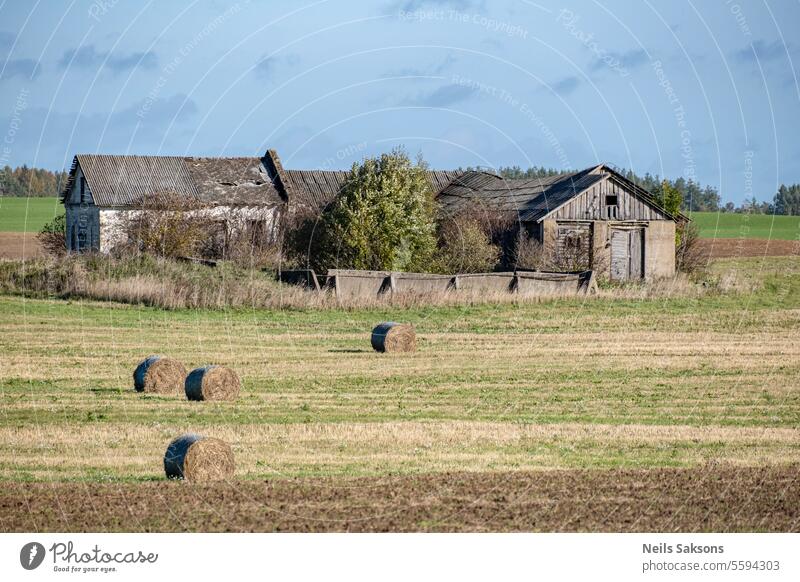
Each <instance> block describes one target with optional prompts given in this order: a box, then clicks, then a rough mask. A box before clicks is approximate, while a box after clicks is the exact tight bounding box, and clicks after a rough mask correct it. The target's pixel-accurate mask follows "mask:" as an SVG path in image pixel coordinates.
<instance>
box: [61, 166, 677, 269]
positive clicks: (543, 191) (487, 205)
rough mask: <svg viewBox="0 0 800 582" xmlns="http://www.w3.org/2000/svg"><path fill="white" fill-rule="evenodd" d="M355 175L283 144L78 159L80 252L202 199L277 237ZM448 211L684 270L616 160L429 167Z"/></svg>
mask: <svg viewBox="0 0 800 582" xmlns="http://www.w3.org/2000/svg"><path fill="white" fill-rule="evenodd" d="M347 176H348V172H346V171H327V170H326V171H323V170H287V169H284V168H283V166H282V164H281V161H280V158H279V157H278V155H277V153H276V152H275V151H274V150H269V151H267V153H266V154H265V155H264V156H263V157H260V158H258V157H251V158H195V157H175V156H115V155H86V154H79V155H77V156H75V158H74V161H73V163H72V167H71V169H70V173H69V179H68V181H67V184H66V186H65V188H64V190H63V192H62V201H63V203H64V205H65V208H66V217H67V232H66V240H67V248H68V250H70V251H74V252H81V251H100V252H107V251H109V250H110V249H111V248H113V247H114V246H115V245H116V244H118V243H119V242H120V241H121V237H123V236H124V235H123V234H122V233H121V229H120V228H119V225H120V223H121V221H122V220H124V218H125V217H126V215H130V214H131V213H135V212H137V211H138V210H139V209H141V208H142V207H143V205H144V204H148V205H152V204H163V205H164V207H165V208H167V207H168V206H169V204H170V203H171V202H174V201H175V200H178V199H186V200H191V201H195V202H197V203H198V204H199V205H200V206H201V207H202V210H198V212H204V213H205V214H206V217H207V218H211V219H212V220H214V221H220V222H224V221H239V222H240V223H242V222H245V223H247V224H248V225H250V226H252V225H259V227H261V228H264V229H266V232H269V233H271V236H272V237H273V238H275V239H277V236H278V232H277V231H278V228H279V225H280V220H279V218H280V215H281V213H283V212H290V213H291V212H295V211H298V210H300V209H307V210H313V211H321V210H322V209H323V208H324V207H325V206H326V205H328V204H329V203H330V202H331V201H333V200H334V199H335V198H336V196H337V193H338V192H339V191H340V189H341V188H342V186H343V185H344V183H345V181H346V179H347ZM428 179H429V182H430V185H431V189H432V191H433V192H434V194H435V196H436V198H437V201H438V202H439V204H440V207H441V209H442V211H443V213H444V215H445V216H447V215H451V216H452V215H454V214H457V213H458V212H459V211H461V210H466V209H468V208H471V209H472V210H473V211H474V210H478V211H486V212H492V213H495V214H499V215H506V216H508V217H510V218H511V221H512V222H513V223H515V224H517V226H518V227H519V228H520V229H523V230H524V231H525V232H527V233H528V235H529V236H531V237H533V238H535V239H536V240H538V241H539V242H540V243H541V244H542V249H543V252H544V254H545V255H547V256H550V257H554V258H556V257H559V256H563V255H565V254H569V253H581V254H584V255H585V256H586V257H587V260H588V262H589V264H590V266H591V268H593V269H594V270H596V271H597V272H598V275H600V276H607V277H609V278H611V279H614V280H627V279H641V278H648V279H650V278H658V277H668V276H671V275H673V274H674V272H675V227H676V222H677V221H678V220H682V219H683V218H682V217H680V216H672V215H670V214H668V213H667V212H666V211H665V210H664V209H663V208H662V207H661V206H660V205H659V204H658V203H657V202H656V201H655V200H654V198H653V197H652V195H650V193H648V192H647V191H646V190H644V189H642V188H640V187H639V186H637V185H636V184H634V183H633V182H631V181H630V180H628V179H626V178H625V177H624V176H622V175H621V174H619V173H618V172H616V171H615V170H613V169H612V168H610V167H608V166H606V165H598V166H593V167H590V168H587V169H585V170H582V171H579V172H571V173H565V174H559V175H556V176H548V177H544V178H531V179H521V180H508V179H504V178H501V177H500V176H497V175H495V174H492V173H489V172H483V171H473V170H469V171H463V172H460V171H459V172H453V171H429V172H428Z"/></svg>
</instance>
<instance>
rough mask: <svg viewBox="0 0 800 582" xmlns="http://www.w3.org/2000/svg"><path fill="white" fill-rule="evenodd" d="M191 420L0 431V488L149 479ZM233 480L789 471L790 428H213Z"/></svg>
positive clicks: (208, 429)
mask: <svg viewBox="0 0 800 582" xmlns="http://www.w3.org/2000/svg"><path fill="white" fill-rule="evenodd" d="M191 430H194V429H193V425H192V424H191V423H186V424H181V425H169V426H167V425H166V424H164V423H158V424H151V425H148V426H141V425H138V424H132V423H125V422H118V423H114V424H113V426H108V425H103V424H102V423H101V424H90V425H82V426H81V425H78V426H76V427H74V428H73V429H70V430H69V431H65V429H64V427H61V426H57V425H47V426H42V427H37V428H33V427H31V428H18V429H12V428H4V429H0V439H1V440H2V442H3V443H4V448H3V450H2V451H0V480H5V481H14V480H20V479H24V480H37V481H63V480H109V479H111V480H121V481H125V480H136V481H140V480H153V479H158V478H160V477H161V475H162V474H163V466H162V460H161V457H162V455H163V452H164V448H165V447H166V443H168V442H169V441H170V439H171V436H173V435H174V434H175V432H176V431H177V432H182V431H191ZM202 430H203V433H204V434H205V435H209V436H213V437H215V438H220V439H222V440H224V441H226V442H229V443H231V444H232V446H233V449H234V453H235V456H236V465H237V476H238V477H239V478H241V479H263V478H283V477H294V476H303V475H306V476H309V475H311V476H327V475H336V476H343V475H384V474H408V473H439V472H445V471H457V470H458V471H518V470H525V471H530V470H551V469H562V468H586V467H589V468H604V467H653V466H695V465H702V464H703V463H706V462H707V461H710V460H713V461H715V462H727V463H729V464H733V465H740V466H757V465H762V464H765V463H766V464H790V463H794V464H797V463H800V431H799V430H797V429H795V428H761V427H759V428H753V427H751V428H743V427H708V428H702V427H691V426H669V427H666V426H646V425H623V426H614V425H592V424H588V425H587V424H575V423H565V424H558V425H520V424H514V423H502V422H501V423H497V422H468V421H451V422H384V423H335V424H324V425H304V424H274V425H261V424H241V425H237V424H220V425H207V426H204V427H203V429H202Z"/></svg>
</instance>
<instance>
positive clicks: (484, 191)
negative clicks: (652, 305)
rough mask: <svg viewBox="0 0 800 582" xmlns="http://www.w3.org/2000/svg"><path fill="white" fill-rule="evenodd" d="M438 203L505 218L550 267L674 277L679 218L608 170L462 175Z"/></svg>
mask: <svg viewBox="0 0 800 582" xmlns="http://www.w3.org/2000/svg"><path fill="white" fill-rule="evenodd" d="M438 200H439V202H440V204H442V206H443V208H444V209H445V212H447V213H449V214H455V213H457V212H458V211H459V209H460V208H463V207H464V206H466V205H473V206H477V207H478V208H483V209H486V210H487V211H492V212H499V213H502V214H506V215H510V216H511V217H512V219H513V220H514V221H515V222H516V223H518V224H519V225H520V226H521V228H523V229H524V230H526V231H527V232H528V234H529V235H530V236H532V237H533V238H534V239H535V240H537V241H539V242H540V243H541V245H542V248H543V252H544V253H545V256H547V257H549V258H550V259H551V262H556V263H557V262H558V259H559V258H563V257H564V256H565V255H570V256H573V257H574V256H578V257H581V258H585V260H586V262H587V263H588V265H586V266H587V267H589V268H591V269H593V270H595V271H596V272H597V274H598V276H601V277H603V276H605V277H608V278H610V279H612V280H618V281H624V280H629V279H642V278H646V279H652V278H659V277H669V276H672V275H674V274H675V228H676V223H677V222H678V221H679V220H682V217H680V216H672V215H670V214H668V213H667V212H666V211H665V210H664V209H663V208H662V207H661V206H660V205H659V204H658V203H657V202H656V201H655V199H654V198H653V196H652V195H651V194H650V193H649V192H647V191H646V190H644V189H642V188H641V187H639V186H637V185H636V184H634V183H633V182H631V181H630V180H628V179H626V178H625V177H624V176H622V175H621V174H620V173H618V172H616V171H615V170H613V169H611V168H609V167H608V166H606V165H598V166H593V167H591V168H586V169H585V170H581V171H579V172H571V173H565V174H559V175H556V176H548V177H544V178H531V179H524V180H506V179H503V178H501V177H499V176H496V175H494V174H491V173H487V172H467V173H465V174H462V175H461V176H459V177H458V178H456V179H455V180H454V181H453V182H452V183H451V184H449V185H448V186H447V187H445V188H444V189H443V190H442V191H441V192H440V193H439V196H438Z"/></svg>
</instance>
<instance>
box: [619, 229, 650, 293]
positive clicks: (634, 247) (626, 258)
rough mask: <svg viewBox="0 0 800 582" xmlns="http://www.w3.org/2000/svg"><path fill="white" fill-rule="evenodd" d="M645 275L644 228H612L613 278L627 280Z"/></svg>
mask: <svg viewBox="0 0 800 582" xmlns="http://www.w3.org/2000/svg"><path fill="white" fill-rule="evenodd" d="M643 275H644V230H643V229H641V228H635V229H622V228H614V229H611V279H612V280H614V281H627V280H629V279H641V278H642V276H643Z"/></svg>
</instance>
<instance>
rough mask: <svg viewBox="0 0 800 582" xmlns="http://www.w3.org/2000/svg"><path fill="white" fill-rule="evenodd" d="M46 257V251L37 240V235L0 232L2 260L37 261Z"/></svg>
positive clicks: (0, 257)
mask: <svg viewBox="0 0 800 582" xmlns="http://www.w3.org/2000/svg"><path fill="white" fill-rule="evenodd" d="M44 256H45V252H44V249H43V248H42V245H40V244H39V241H38V240H36V233H32V232H0V259H14V260H20V259H35V258H37V257H44Z"/></svg>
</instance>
